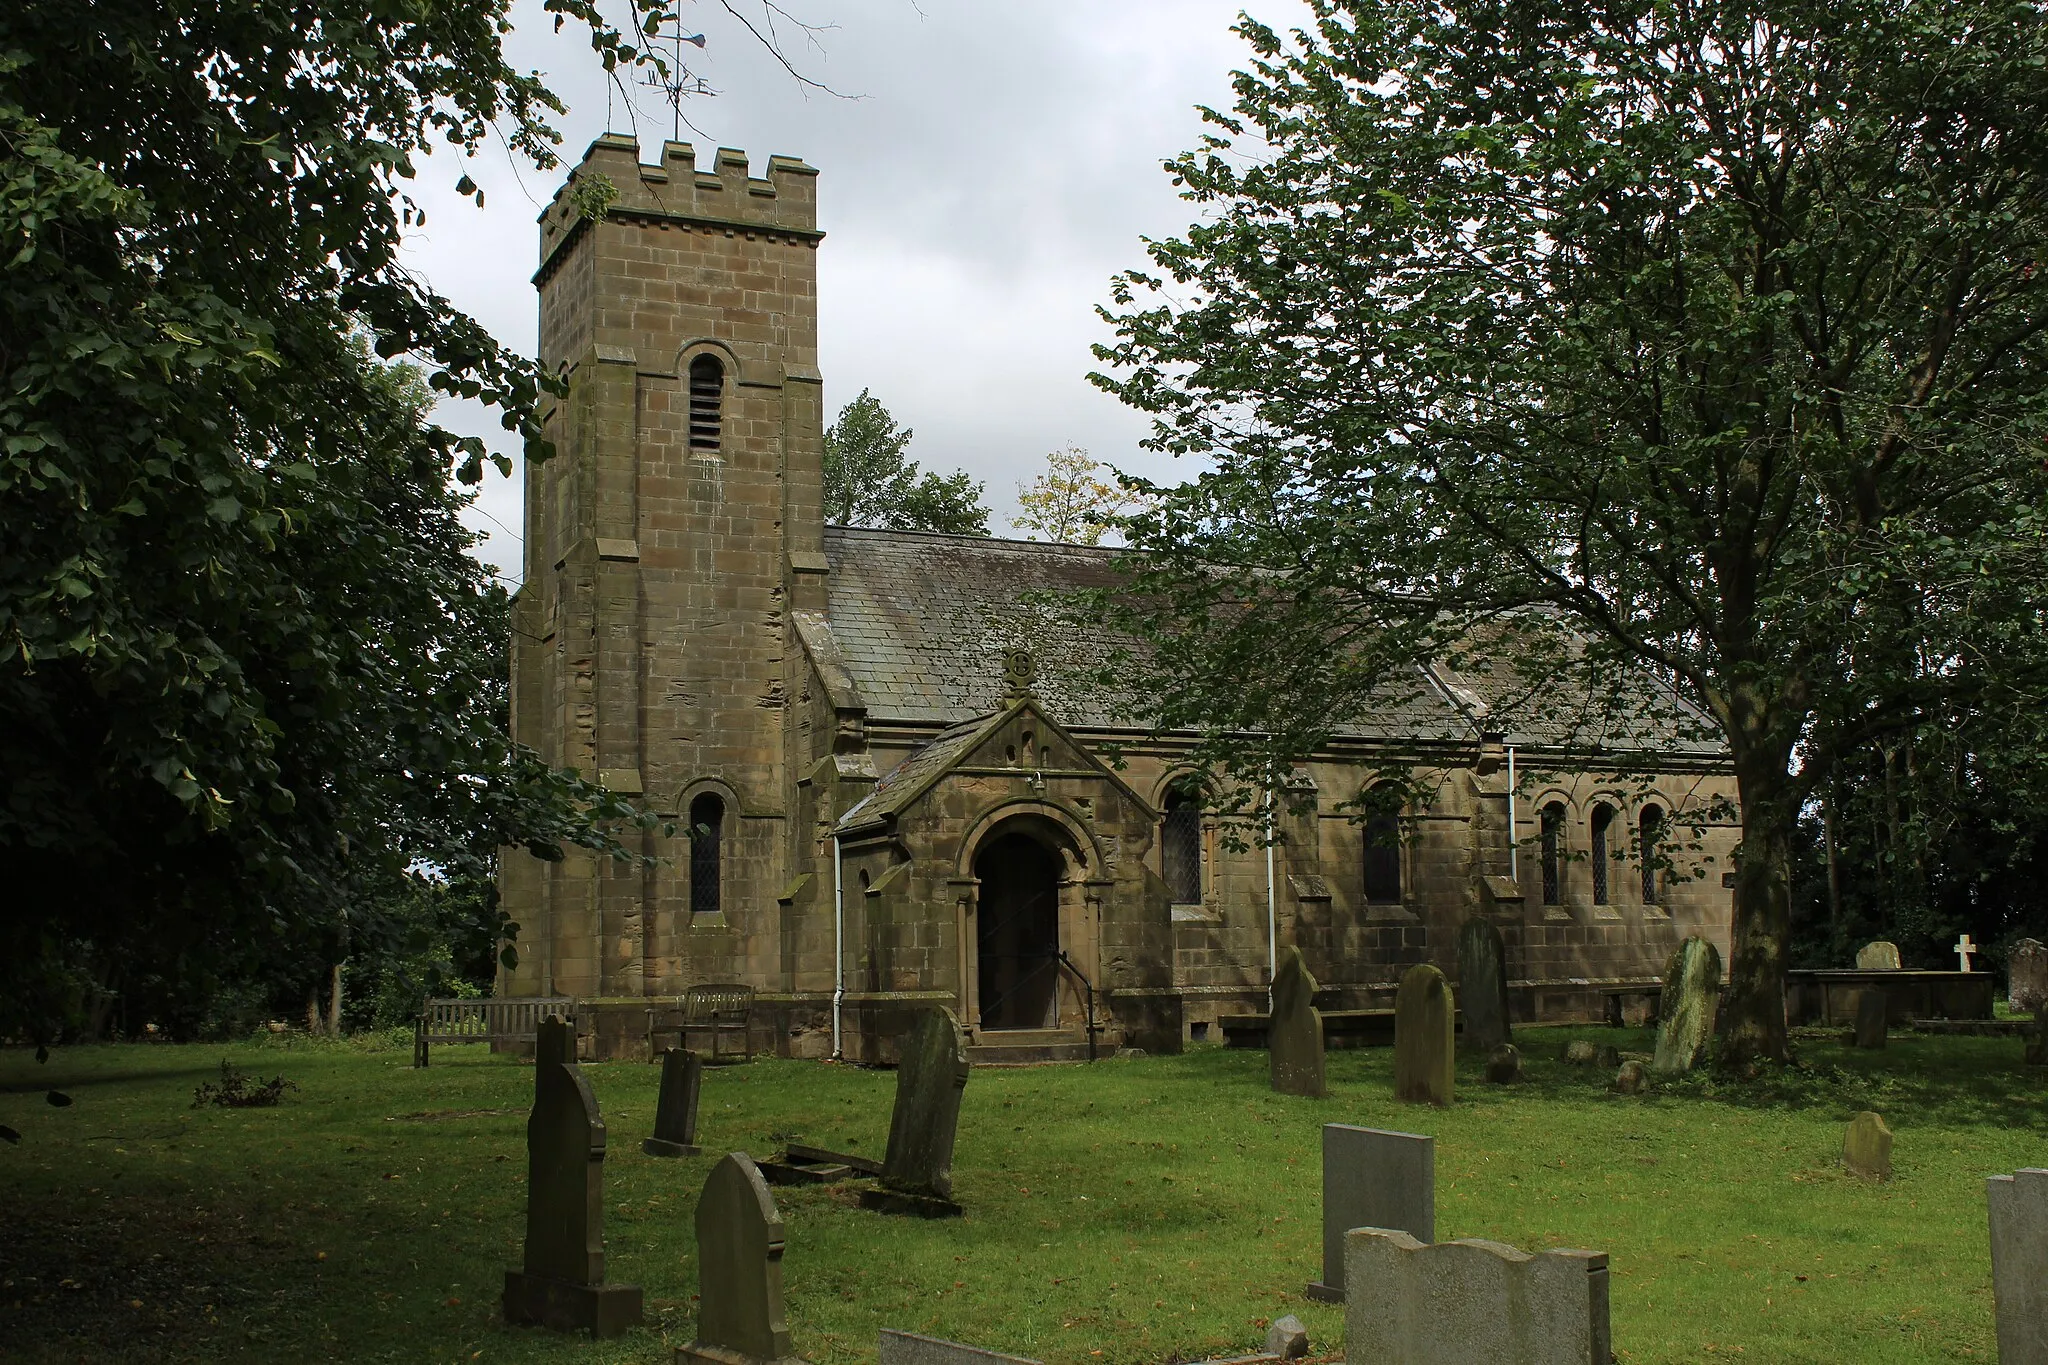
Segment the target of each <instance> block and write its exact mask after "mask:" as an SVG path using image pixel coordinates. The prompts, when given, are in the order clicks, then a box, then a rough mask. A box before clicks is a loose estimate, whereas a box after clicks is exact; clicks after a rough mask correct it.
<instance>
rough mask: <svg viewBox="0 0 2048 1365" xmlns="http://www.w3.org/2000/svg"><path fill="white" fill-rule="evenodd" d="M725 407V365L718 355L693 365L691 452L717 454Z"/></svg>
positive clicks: (691, 376) (693, 361)
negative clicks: (719, 360)
mask: <svg viewBox="0 0 2048 1365" xmlns="http://www.w3.org/2000/svg"><path fill="white" fill-rule="evenodd" d="M724 405H725V366H723V365H721V364H719V363H718V357H717V356H715V355H700V356H698V357H697V358H696V359H695V360H692V361H691V362H690V452H691V453H692V454H703V455H715V454H717V453H718V437H719V430H720V424H721V422H722V420H723V417H722V414H721V412H720V409H721V408H722V407H723V406H724Z"/></svg>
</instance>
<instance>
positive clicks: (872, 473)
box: [825, 389, 988, 536]
mask: <svg viewBox="0 0 2048 1365" xmlns="http://www.w3.org/2000/svg"><path fill="white" fill-rule="evenodd" d="M910 435H911V433H910V428H908V427H899V426H897V425H896V419H895V418H894V417H892V416H890V415H889V410H888V409H887V408H885V407H883V406H882V405H881V403H880V402H879V401H877V400H876V399H875V397H874V396H873V395H871V394H870V393H869V392H868V391H867V390H866V389H862V390H861V391H860V397H858V398H856V399H854V400H853V401H852V402H851V403H848V404H847V405H846V406H845V407H844V408H841V409H840V411H839V420H838V421H836V422H834V423H833V424H832V425H831V426H830V427H829V428H827V429H826V432H825V520H827V521H829V522H833V523H835V524H837V525H840V526H887V527H890V528H891V529H893V530H898V531H944V532H946V533H947V534H949V535H956V536H985V535H987V534H988V508H986V507H984V506H983V505H982V502H981V493H982V485H981V484H978V483H976V482H974V481H973V480H972V479H970V478H968V477H967V472H966V471H965V470H958V469H956V470H954V471H953V472H952V473H951V474H926V473H923V472H921V471H920V470H919V469H918V467H917V462H916V461H915V460H912V459H910V458H908V457H907V456H906V455H905V454H904V453H903V452H904V448H905V447H907V446H908V445H909V444H910Z"/></svg>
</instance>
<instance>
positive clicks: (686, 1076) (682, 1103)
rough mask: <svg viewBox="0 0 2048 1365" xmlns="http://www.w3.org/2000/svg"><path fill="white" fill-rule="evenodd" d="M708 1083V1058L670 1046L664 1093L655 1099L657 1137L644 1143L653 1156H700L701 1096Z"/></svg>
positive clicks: (663, 1073) (664, 1061)
mask: <svg viewBox="0 0 2048 1365" xmlns="http://www.w3.org/2000/svg"><path fill="white" fill-rule="evenodd" d="M703 1086H704V1059H703V1058H702V1057H699V1056H698V1055H697V1054H696V1053H694V1052H685V1051H683V1050H682V1049H680V1048H668V1049H665V1050H664V1051H663V1052H662V1054H661V1093H660V1095H659V1096H658V1097H657V1098H656V1100H655V1101H654V1136H653V1137H651V1138H648V1139H647V1140H645V1141H644V1142H642V1143H641V1144H640V1150H641V1151H643V1152H645V1153H647V1155H649V1156H696V1155H697V1154H698V1152H699V1151H700V1150H701V1149H700V1148H699V1147H698V1146H697V1097H698V1095H699V1094H700V1093H701V1091H702V1089H703Z"/></svg>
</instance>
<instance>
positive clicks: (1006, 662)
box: [1003, 647, 1038, 697]
mask: <svg viewBox="0 0 2048 1365" xmlns="http://www.w3.org/2000/svg"><path fill="white" fill-rule="evenodd" d="M1037 681H1038V664H1037V663H1036V661H1034V660H1033V659H1032V657H1031V651H1030V650H1028V649H1023V648H1021V647H1020V648H1017V649H1006V650H1004V651H1003V686H1005V687H1006V688H1008V689H1009V692H1010V695H1011V696H1013V697H1021V696H1023V695H1025V694H1026V693H1028V692H1029V691H1030V690H1031V684H1033V683H1034V682H1037Z"/></svg>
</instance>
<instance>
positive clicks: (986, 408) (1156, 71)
mask: <svg viewBox="0 0 2048 1365" xmlns="http://www.w3.org/2000/svg"><path fill="white" fill-rule="evenodd" d="M613 3H614V5H615V6H616V0H613ZM733 3H734V5H735V6H736V7H739V8H741V9H742V11H743V12H746V13H748V14H750V15H753V16H756V17H758V16H759V15H760V13H761V11H760V9H759V7H758V6H759V0H733ZM782 3H783V4H784V6H785V8H787V9H788V10H789V11H790V12H791V13H794V14H797V15H798V16H800V17H803V18H806V19H811V20H814V21H816V22H818V23H820V24H823V25H829V26H830V27H828V28H826V29H825V31H823V32H820V33H819V34H817V35H816V37H815V40H814V41H813V40H809V39H806V38H805V37H804V36H803V35H801V34H798V33H793V32H789V31H785V33H784V48H785V50H786V52H787V54H788V55H789V57H790V59H791V60H792V62H794V63H795V64H796V65H797V67H798V68H799V69H800V70H801V71H802V72H803V73H804V74H805V75H807V76H811V77H813V78H815V79H817V80H820V81H822V82H824V83H826V84H827V85H829V86H831V87H832V88H833V89H834V90H837V91H841V92H844V93H845V94H846V95H848V96H851V97H852V98H844V99H842V98H834V97H833V96H831V95H827V94H820V93H818V92H816V91H806V90H804V89H803V88H802V87H801V86H799V85H798V84H796V83H795V82H794V81H792V80H791V79H790V78H789V76H788V75H787V74H785V73H783V72H782V71H780V69H779V68H777V67H776V65H775V63H774V61H773V59H772V58H771V57H769V56H768V55H767V54H766V53H765V52H764V51H763V50H762V49H761V48H760V47H759V45H758V44H756V43H754V42H753V40H752V39H750V38H748V37H747V35H746V33H745V30H744V29H742V28H740V26H739V25H738V24H737V23H736V22H735V21H733V20H732V19H731V18H730V17H729V16H727V15H726V14H725V12H724V11H723V9H722V8H721V6H720V4H719V3H718V0H686V3H685V5H684V17H685V22H686V23H687V24H689V25H691V26H692V27H693V28H696V29H700V30H702V31H703V32H704V33H705V34H706V36H707V47H706V49H705V51H704V53H703V54H702V56H701V58H700V57H699V56H698V54H697V53H696V50H695V49H693V48H686V49H685V53H686V54H687V55H688V56H689V58H690V60H691V63H692V65H693V66H695V67H699V68H701V70H702V72H703V74H704V75H705V76H706V77H707V78H708V79H709V81H710V82H711V84H712V85H713V86H714V87H715V88H716V89H717V90H718V91H719V93H718V94H717V95H716V96H715V97H712V98H698V99H695V100H692V101H690V102H689V103H688V104H687V105H686V108H685V114H686V116H687V117H688V118H689V120H690V121H691V123H692V124H694V125H695V131H694V132H693V131H691V130H690V129H685V130H684V132H683V138H684V140H685V141H691V142H695V143H697V144H698V146H699V149H700V150H699V153H698V157H699V164H705V163H706V162H708V160H709V158H708V156H707V155H706V151H707V150H708V148H709V147H713V146H726V147H737V148H739V149H741V150H743V151H745V152H746V153H747V154H748V155H749V156H750V157H751V158H752V161H753V165H754V168H755V171H756V173H757V174H758V173H759V172H760V169H761V168H762V167H763V166H764V165H765V164H766V161H767V158H768V156H769V155H770V154H778V153H779V154H785V155H793V156H800V157H802V158H804V159H805V160H806V161H808V162H809V163H810V164H811V165H813V166H816V167H817V168H818V169H819V172H820V176H819V182H818V198H819V210H818V220H819V226H820V227H821V228H823V229H824V230H825V231H826V233H827V234H828V235H827V238H826V240H825V243H824V245H823V246H822V248H821V249H820V255H819V259H818V268H819V346H820V350H821V352H822V354H821V356H820V366H821V369H822V371H823V373H824V378H825V399H826V404H827V412H828V414H834V413H837V411H838V410H839V408H840V407H841V406H843V405H844V404H845V403H846V402H847V401H848V400H849V399H851V398H853V397H854V396H855V395H856V394H858V393H859V392H860V391H861V390H862V389H863V388H867V389H870V390H872V391H873V392H874V395H875V397H876V398H878V399H880V400H881V401H882V403H883V404H884V405H885V406H886V407H888V408H889V410H890V411H891V412H893V413H894V414H895V415H896V417H897V419H898V420H899V421H901V422H902V423H903V424H904V425H906V426H909V427H911V428H913V429H914V430H915V431H916V439H915V440H914V441H912V443H911V447H910V454H911V456H912V457H913V458H914V459H916V460H918V461H919V462H920V463H921V464H922V465H923V466H924V467H925V468H927V469H939V470H951V469H954V468H964V469H966V470H968V471H970V472H971V473H972V474H973V475H974V477H975V478H977V479H982V480H985V481H986V482H987V485H988V487H987V500H988V502H989V503H990V505H991V506H992V507H994V508H995V510H996V518H995V525H996V527H997V528H998V529H1000V527H1001V526H1002V525H1003V523H1004V521H1005V520H1006V519H1007V517H1008V515H1009V513H1011V512H1012V511H1014V510H1015V505H1016V501H1015V500H1016V489H1017V484H1018V483H1019V482H1020V481H1021V480H1025V479H1028V478H1030V477H1031V476H1032V475H1033V474H1035V473H1036V472H1037V470H1038V468H1039V467H1040V465H1041V463H1042V461H1043V458H1044V455H1045V453H1046V452H1047V451H1050V450H1052V449H1055V448H1057V447H1059V446H1062V445H1065V444H1067V443H1068V442H1072V443H1075V444H1078V445H1081V446H1085V447H1087V448H1088V449H1089V450H1091V451H1092V452H1094V453H1095V455H1096V456H1098V457H1099V458H1102V459H1105V460H1108V461H1110V462H1112V463H1115V464H1118V465H1121V466H1123V467H1126V468H1132V469H1137V470H1139V471H1141V472H1144V473H1147V474H1149V475H1152V476H1153V477H1168V478H1171V477H1173V476H1174V470H1173V465H1172V462H1171V461H1170V460H1167V459H1165V458H1163V457H1159V456H1153V455H1150V454H1149V453H1147V452H1143V451H1140V450H1139V449H1138V444H1137V443H1138V441H1139V440H1140V439H1141V438H1142V436H1143V435H1144V433H1145V430H1146V423H1145V421H1144V420H1143V418H1142V417H1141V416H1140V415H1139V414H1136V413H1133V412H1131V411H1129V410H1127V409H1125V408H1123V407H1122V406H1121V405H1119V404H1118V403H1116V402H1115V401H1114V400H1112V399H1110V398H1108V397H1107V396H1105V395H1103V394H1102V393H1100V392H1098V391H1097V390H1096V389H1095V388H1093V387H1092V386H1091V385H1090V384H1089V383H1088V381H1087V374H1088V372H1089V370H1090V369H1092V368H1094V367H1095V366H1094V361H1093V358H1092V357H1091V356H1090V354H1089V350H1088V348H1089V345H1090V344H1091V343H1093V342H1096V341H1101V340H1106V339H1107V337H1108V329H1107V327H1106V326H1105V325H1104V324H1103V323H1102V322H1101V321H1100V320H1099V319H1097V318H1096V317H1095V314H1094V311H1093V310H1094V307H1095V305H1096V304H1098V303H1104V302H1107V301H1108V297H1109V280H1110V277H1111V276H1112V275H1114V274H1115V273H1117V272H1118V271H1120V270H1126V269H1130V268H1132V267H1134V266H1141V265H1143V264H1145V260H1144V256H1143V252H1142V248H1141V244H1140V238H1141V237H1145V236H1165V235H1169V234H1173V233H1176V232H1178V231H1179V230H1180V229H1182V228H1183V227H1185V226H1186V225H1187V223H1188V221H1189V219H1190V215H1191V213H1192V211H1193V206H1191V205H1189V204H1187V203H1185V202H1184V201H1182V200H1181V199H1180V198H1178V196H1177V195H1176V193H1175V191H1174V188H1173V185H1172V183H1171V181H1170V180H1169V178H1168V177H1167V176H1166V175H1165V174H1164V173H1163V172H1162V171H1161V170H1160V162H1161V161H1162V160H1164V159H1166V158H1168V157H1171V156H1173V155H1175V154H1177V153H1179V152H1181V151H1184V150H1186V149H1188V148H1190V147H1192V146H1194V145H1195V144H1196V143H1197V141H1198V140H1199V138H1200V136H1201V132H1202V125H1201V122H1200V118H1199V115H1198V114H1197V113H1196V112H1195V106H1196V105H1198V104H1204V103H1206V104H1212V105H1216V106H1219V107H1225V108H1227V107H1228V105H1229V100H1230V85H1229V77H1230V72H1231V71H1232V70H1233V69H1235V68H1236V67H1239V66H1241V65H1243V64H1244V61H1245V58H1246V49H1245V47H1244V44H1243V42H1242V40H1241V39H1239V38H1238V37H1237V36H1236V35H1234V34H1232V33H1231V32H1230V27H1231V25H1232V23H1233V22H1234V21H1235V19H1236V17H1237V13H1238V10H1239V8H1240V7H1241V5H1242V3H1243V0H1237V2H1236V3H1225V2H1224V0H1116V3H1113V4H1112V3H1105V0H1037V2H1036V3H1032V4H1015V3H994V0H916V3H915V4H913V3H912V2H911V0H782ZM749 6H752V7H751V8H749ZM1250 8H1251V9H1252V12H1253V13H1255V14H1256V15H1257V16H1258V17H1259V18H1261V19H1262V20H1264V21H1266V22H1268V23H1272V24H1275V25H1276V26H1280V25H1287V24H1292V23H1295V22H1298V21H1299V19H1300V17H1301V10H1300V7H1299V5H1298V3H1297V0H1252V3H1251V5H1250ZM621 13H622V14H623V9H622V8H621ZM515 17H516V19H517V20H518V27H517V30H516V32H515V33H514V34H513V35H512V37H511V39H510V42H509V50H510V55H511V59H512V61H513V63H514V65H516V66H519V67H521V68H522V69H527V68H532V69H537V70H539V71H540V72H542V73H543V74H544V75H545V77H546V78H547V80H548V83H549V84H550V85H551V86H552V87H553V89H554V90H555V91H556V92H557V93H558V94H560V95H561V96H562V97H563V99H564V100H565V102H566V103H567V104H568V105H569V112H568V115H567V117H566V118H565V119H563V120H562V122H561V127H562V131H563V133H564V138H563V150H564V153H565V157H566V159H567V160H569V161H571V162H573V161H574V160H575V159H576V158H577V157H579V156H580V155H581V153H582V150H583V148H584V147H585V146H587V145H588V144H589V142H590V140H591V139H592V138H594V137H596V136H597V135H598V134H599V133H601V132H604V131H605V130H606V128H607V126H609V127H611V128H612V129H614V130H617V131H623V132H632V131H637V132H638V134H639V136H640V138H641V145H642V147H643V149H644V150H643V155H642V160H650V159H652V158H653V156H654V152H655V149H656V148H657V146H658V144H659V143H660V141H661V139H663V138H664V137H666V136H667V135H668V133H669V129H670V113H669V109H668V106H667V104H666V103H665V101H664V100H663V99H662V97H661V96H660V95H659V94H657V93H655V92H652V91H640V92H638V95H639V98H638V100H637V108H634V109H630V110H629V108H628V107H627V104H626V101H625V100H624V99H623V98H621V97H620V96H619V95H618V94H616V93H613V94H611V95H610V96H609V98H608V96H607V84H606V82H605V81H604V79H603V78H602V74H601V72H600V71H599V70H598V68H597V66H596V63H595V61H594V60H593V59H592V57H591V55H590V50H589V46H588V43H587V42H586V41H585V40H584V39H582V38H580V37H578V36H577V35H576V34H575V33H574V31H573V30H570V31H565V32H564V33H563V34H562V35H560V36H556V35H555V34H554V33H553V32H552V21H551V20H550V19H549V18H548V17H547V16H545V15H544V14H543V13H542V10H541V5H540V3H539V0H521V3H520V4H519V6H518V8H517V9H516V11H515ZM461 169H462V168H461V167H459V166H458V165H457V163H456V161H455V160H454V159H453V158H451V157H447V156H440V157H435V158H431V159H429V160H428V161H426V162H425V163H424V164H423V165H422V167H421V174H420V177H419V181H418V183H417V192H418V197H419V198H420V200H421V202H422V204H423V205H424V206H425V207H426V208H427V210H428V220H427V226H426V227H425V228H424V229H422V230H420V231H417V232H415V233H414V234H413V236H412V239H411V243H410V250H409V262H410V264H411V265H412V266H413V268H414V269H416V270H417V271H419V272H420V273H421V274H422V275H424V276H425V277H426V279H427V280H428V282H429V283H430V284H431V285H432V286H433V287H434V288H435V289H437V290H439V291H440V292H441V293H443V294H446V295H448V296H449V297H451V298H452V299H453V300H454V301H455V302H456V304H457V305H458V306H460V307H462V308H464V309H466V310H468V311H469V312H470V313H471V314H473V315H474V316H476V317H477V318H479V319H480V320H481V321H482V322H483V323H484V324H485V325H487V326H488V327H489V328H490V329H491V331H492V332H493V333H494V334H496V335H497V336H498V337H499V338H500V339H501V340H503V341H505V342H507V343H508V344H510V345H512V346H515V347H517V348H518V349H520V350H521V351H523V352H525V353H527V354H532V352H533V349H534V345H535V302H534V293H533V289H532V286H531V285H530V284H529V283H528V279H529V278H530V276H531V275H532V272H533V265H534V257H535V245H534V218H535V216H536V215H537V214H538V213H539V211H540V206H541V204H542V203H544V202H545V201H546V199H547V197H548V195H550V194H551V193H552V192H553V190H554V187H555V184H556V182H557V181H558V179H559V178H560V174H561V173H560V172H559V171H556V172H537V171H535V170H534V169H533V168H532V167H531V166H525V165H516V164H515V163H514V162H513V161H512V160H511V159H510V158H509V157H507V156H505V155H503V154H492V155H490V156H486V157H484V158H482V159H481V160H480V162H478V163H473V164H472V165H471V166H470V167H469V168H468V169H469V170H470V173H471V174H472V175H473V176H474V177H475V179H476V180H477V182H478V183H479V184H480V185H481V186H482V187H483V189H484V191H485V205H486V206H485V207H484V208H483V209H481V210H479V209H477V208H475V207H474V206H473V205H470V204H468V203H467V202H466V201H464V200H462V199H459V198H457V197H456V196H455V195H454V194H453V192H452V188H451V187H452V184H453V181H454V180H455V178H456V176H457V175H459V174H460V173H461ZM442 416H443V420H445V421H448V422H449V423H450V424H451V425H453V426H456V427H458V428H459V429H461V430H464V431H467V432H474V433H475V434H477V435H481V436H484V437H485V438H486V439H487V440H489V441H490V442H491V444H492V445H493V448H495V449H499V450H503V451H505V452H506V453H508V454H514V455H516V453H517V452H516V449H515V448H514V443H513V442H510V441H509V440H508V439H507V438H506V436H505V433H504V432H503V431H502V430H501V429H500V428H499V427H498V426H497V424H496V422H495V420H494V419H493V418H492V417H491V416H490V415H489V414H487V413H485V412H483V411H481V410H478V411H474V412H471V411H463V410H457V409H453V408H444V410H443V414H442ZM519 487H520V485H519V481H518V479H517V478H516V477H515V478H514V479H511V480H506V479H502V478H499V477H498V476H497V475H496V474H495V473H493V474H491V475H490V476H489V477H488V480H487V483H486V486H485V492H484V497H483V500H482V503H481V504H480V507H479V509H478V511H477V513H476V514H475V515H473V516H472V518H471V520H472V522H473V523H474V524H475V525H476V526H477V527H478V528H479V529H481V530H484V531H487V532H489V533H491V535H492V537H493V539H492V541H491V543H490V544H488V545H487V546H486V547H485V548H484V550H483V551H482V553H483V556H484V558H486V559H487V560H489V561H490V562H492V563H493V564H496V565H498V566H500V567H501V568H502V569H503V570H504V571H505V572H506V573H508V574H515V575H516V573H517V572H518V565H519V551H518V542H517V540H516V538H515V537H516V534H517V532H518V530H519V528H520V525H521V517H520V506H519V504H520V495H519ZM506 528H510V529H509V530H507V529H506Z"/></svg>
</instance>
